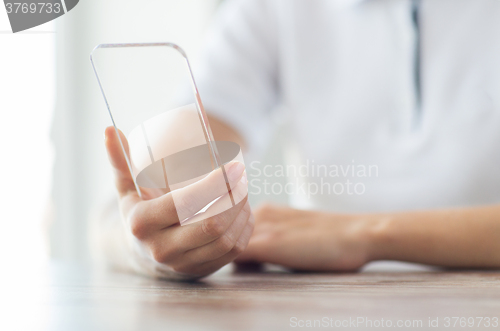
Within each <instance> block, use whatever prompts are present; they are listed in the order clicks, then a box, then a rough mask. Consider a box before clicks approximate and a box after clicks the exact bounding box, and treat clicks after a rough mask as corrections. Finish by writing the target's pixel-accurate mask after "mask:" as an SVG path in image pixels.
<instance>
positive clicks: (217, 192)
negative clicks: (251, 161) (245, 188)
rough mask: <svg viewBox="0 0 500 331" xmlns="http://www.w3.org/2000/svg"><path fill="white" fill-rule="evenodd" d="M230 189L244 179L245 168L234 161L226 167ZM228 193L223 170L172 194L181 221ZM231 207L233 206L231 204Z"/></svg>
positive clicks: (218, 170)
mask: <svg viewBox="0 0 500 331" xmlns="http://www.w3.org/2000/svg"><path fill="white" fill-rule="evenodd" d="M224 169H225V171H226V176H227V179H228V182H229V185H230V187H231V188H232V187H234V186H235V185H236V184H237V183H238V181H239V180H240V179H241V178H242V176H243V172H244V171H245V166H244V165H243V164H242V163H241V162H237V161H233V162H230V163H228V164H226V165H225V166H224ZM226 193H228V187H227V183H226V180H225V178H224V173H223V172H222V169H221V168H219V169H217V170H215V171H212V172H211V173H210V174H208V175H207V176H206V177H205V178H203V179H201V180H199V181H197V182H195V183H193V184H191V185H188V186H186V187H184V188H182V189H179V190H176V191H173V192H172V196H173V199H174V202H175V207H176V208H177V214H178V216H179V219H180V220H181V221H184V220H185V219H188V218H190V217H192V216H193V215H195V214H196V213H197V212H199V211H200V210H201V209H202V208H204V207H206V206H207V205H208V204H209V203H211V202H213V201H214V200H215V199H217V198H219V197H221V196H223V195H224V194H226ZM229 206H231V204H229Z"/></svg>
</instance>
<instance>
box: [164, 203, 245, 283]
mask: <svg viewBox="0 0 500 331" xmlns="http://www.w3.org/2000/svg"><path fill="white" fill-rule="evenodd" d="M248 210H250V209H248ZM253 226H254V218H253V215H252V214H251V213H250V214H249V217H248V219H247V220H246V222H245V224H244V226H243V229H242V231H241V234H240V236H239V237H238V238H237V239H236V241H235V242H234V243H233V244H231V245H228V246H232V248H231V249H229V250H228V251H227V253H225V254H223V255H222V256H220V257H218V258H215V259H213V257H214V256H217V255H219V254H221V251H220V247H216V246H215V245H216V243H215V242H214V243H213V244H214V245H212V243H211V244H209V245H210V247H206V246H204V247H200V248H197V249H196V250H193V251H191V252H190V254H191V253H192V255H188V254H186V256H182V257H180V258H178V259H177V260H175V261H173V262H172V264H171V265H172V267H173V268H174V270H176V271H178V272H182V273H191V274H196V275H207V274H210V273H212V272H214V271H216V270H218V269H220V268H221V267H223V266H224V265H226V264H228V263H230V262H232V261H233V260H234V259H235V258H236V257H237V256H238V255H239V254H241V252H242V251H244V250H245V247H246V246H247V244H248V241H249V240H250V237H251V235H252V231H253ZM238 231H239V230H238ZM207 248H210V249H213V252H212V253H213V255H210V254H207V253H208V252H209V250H208V249H207ZM227 249H228V248H227V247H226V250H227ZM202 251H204V252H203V253H202ZM195 254H196V255H195Z"/></svg>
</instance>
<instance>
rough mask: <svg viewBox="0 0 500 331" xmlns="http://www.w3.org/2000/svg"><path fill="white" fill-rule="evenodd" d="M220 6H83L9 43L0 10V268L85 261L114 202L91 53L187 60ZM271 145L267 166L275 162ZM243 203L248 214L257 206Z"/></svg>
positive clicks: (155, 1)
mask: <svg viewBox="0 0 500 331" xmlns="http://www.w3.org/2000/svg"><path fill="white" fill-rule="evenodd" d="M221 2H222V1H221V0H145V1H141V2H137V1H124V0H120V1H118V0H106V1H97V0H84V1H80V3H79V4H78V6H76V7H75V8H74V9H73V10H72V11H70V12H69V13H67V14H66V15H64V16H62V17H60V18H58V19H57V20H56V21H55V22H54V21H52V22H49V23H46V24H43V25H41V26H38V27H36V28H33V29H30V30H28V31H26V32H21V33H18V34H15V35H14V34H12V33H11V32H10V25H9V21H8V18H7V15H6V12H5V11H2V10H0V44H1V45H2V52H1V54H0V68H1V69H0V72H1V73H2V74H1V76H0V84H1V86H0V87H1V91H2V92H3V93H2V97H1V98H0V109H1V110H2V117H3V121H2V123H3V125H2V129H1V130H0V138H1V139H0V145H1V150H2V154H3V157H4V162H1V164H0V167H1V173H2V174H3V176H4V183H6V185H5V186H4V189H3V190H2V193H1V194H2V199H1V201H2V202H1V204H2V207H1V208H2V210H3V211H4V213H3V215H4V219H3V220H2V225H3V226H2V231H0V254H1V255H0V258H2V261H6V262H7V263H12V264H17V265H18V266H19V267H22V266H25V265H28V266H33V265H34V264H43V263H44V262H45V261H47V260H48V259H49V258H55V259H62V260H77V261H88V260H89V259H90V255H89V247H88V228H89V226H88V224H89V220H91V219H92V218H94V217H96V215H97V214H98V213H99V210H100V209H101V208H102V206H103V205H104V204H105V203H106V202H108V201H109V200H110V199H113V197H114V189H113V177H112V172H111V168H110V166H109V165H108V162H107V156H106V153H105V149H104V145H103V138H104V136H103V133H104V129H105V127H106V126H108V125H111V121H110V118H109V115H108V114H107V110H106V107H105V104H104V101H103V98H102V95H101V93H100V91H99V87H98V85H97V82H96V79H95V77H94V73H93V71H92V68H91V65H90V61H89V54H90V52H91V51H92V49H93V48H94V47H95V46H96V45H97V44H100V43H118V42H159V41H170V42H174V43H177V44H179V45H181V46H182V47H183V48H184V50H185V51H186V53H187V54H188V56H189V57H190V58H191V59H195V58H196V56H197V54H198V52H199V50H200V46H201V43H202V40H203V37H204V34H205V32H206V30H207V28H208V26H209V25H210V21H211V19H212V17H213V15H214V14H215V12H216V11H217V8H218V6H219V5H220V3H221ZM194 74H195V78H196V72H195V73H194ZM202 97H203V96H202ZM276 136H278V134H276ZM274 140H276V139H274ZM276 141H277V142H275V143H273V144H272V146H271V147H270V149H269V151H268V152H267V153H266V155H267V156H264V159H268V161H266V162H267V163H279V162H280V153H279V152H278V151H279V140H276ZM247 166H248V164H247ZM250 198H251V202H252V204H254V205H255V204H258V203H259V202H260V201H262V200H263V198H264V197H260V196H251V197H250ZM267 198H270V199H271V200H274V201H277V202H283V201H286V197H283V196H273V197H267ZM27 261H29V263H26V262H27Z"/></svg>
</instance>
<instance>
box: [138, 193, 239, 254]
mask: <svg viewBox="0 0 500 331" xmlns="http://www.w3.org/2000/svg"><path fill="white" fill-rule="evenodd" d="M245 203H246V199H245V200H243V201H241V202H240V203H239V204H237V205H236V206H234V207H233V208H230V209H228V210H226V211H224V212H223V213H220V214H218V215H216V216H213V217H210V218H207V219H205V220H203V221H201V222H197V223H193V224H190V225H188V226H182V227H181V226H177V227H171V228H169V229H168V230H166V231H162V232H157V233H156V235H155V236H153V237H151V238H150V239H147V240H146V244H147V245H148V246H149V248H150V250H151V252H153V256H154V257H155V260H156V261H158V262H161V263H168V262H171V261H173V260H175V259H176V258H178V257H179V256H181V255H183V254H185V253H186V252H187V251H189V250H192V249H194V248H197V247H201V246H203V245H206V244H208V243H210V242H212V241H214V240H216V239H218V238H219V237H221V236H222V235H223V234H224V233H225V232H226V231H227V229H228V228H229V226H230V225H231V224H232V223H233V221H234V220H235V219H236V218H237V216H238V214H239V213H240V211H241V209H242V208H243V207H244V205H245Z"/></svg>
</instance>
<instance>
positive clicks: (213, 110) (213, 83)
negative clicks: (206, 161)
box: [193, 0, 278, 154]
mask: <svg viewBox="0 0 500 331" xmlns="http://www.w3.org/2000/svg"><path fill="white" fill-rule="evenodd" d="M272 3H273V1H272V0H226V1H225V2H224V4H223V5H221V8H220V10H219V12H218V14H217V15H216V18H215V21H214V24H213V26H212V28H211V29H210V31H209V33H208V35H207V38H206V42H205V44H204V47H203V50H202V52H201V56H200V58H199V59H198V60H197V61H195V64H194V66H193V75H194V77H195V80H196V83H197V86H198V90H199V92H200V96H201V99H202V101H203V104H204V106H205V109H206V110H207V112H208V113H209V114H211V115H213V116H215V117H217V118H218V119H220V120H221V121H223V122H226V123H227V124H229V125H231V126H232V127H234V128H235V129H236V130H237V131H238V132H239V133H240V134H241V135H242V136H243V138H244V139H245V142H246V144H247V147H248V149H249V152H251V153H252V154H253V153H259V152H261V151H262V150H264V148H265V147H266V144H267V141H268V140H269V139H268V138H269V135H270V134H271V128H272V122H271V120H270V118H271V116H270V115H271V113H272V110H273V109H274V108H275V106H276V105H277V103H278V84H277V71H278V70H277V49H278V46H277V30H276V19H275V17H274V16H275V15H274V14H273V10H272V6H271V5H272Z"/></svg>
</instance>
